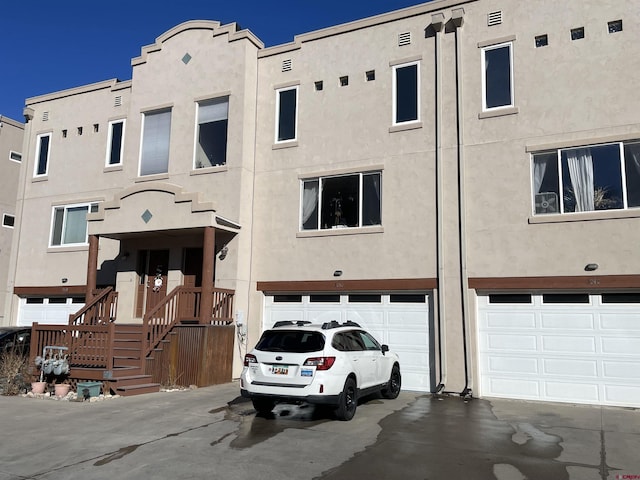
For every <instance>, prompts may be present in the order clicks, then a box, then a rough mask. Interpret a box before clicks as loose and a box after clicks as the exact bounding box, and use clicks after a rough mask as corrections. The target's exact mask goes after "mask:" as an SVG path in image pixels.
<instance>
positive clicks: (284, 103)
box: [276, 86, 298, 142]
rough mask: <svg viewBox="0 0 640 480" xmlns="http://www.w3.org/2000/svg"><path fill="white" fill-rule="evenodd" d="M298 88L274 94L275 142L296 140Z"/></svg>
mask: <svg viewBox="0 0 640 480" xmlns="http://www.w3.org/2000/svg"><path fill="white" fill-rule="evenodd" d="M297 111H298V87H297V86H295V87H290V88H283V89H281V90H278V91H277V92H276V142H286V141H291V140H295V139H296V134H297V132H296V128H297V121H298V118H297V117H298V115H297Z"/></svg>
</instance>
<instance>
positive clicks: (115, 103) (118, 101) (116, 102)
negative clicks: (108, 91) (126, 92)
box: [113, 95, 122, 107]
mask: <svg viewBox="0 0 640 480" xmlns="http://www.w3.org/2000/svg"><path fill="white" fill-rule="evenodd" d="M121 105H122V96H121V95H118V96H117V97H116V98H115V100H114V101H113V106H114V107H119V106H121Z"/></svg>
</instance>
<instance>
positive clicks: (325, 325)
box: [322, 320, 360, 330]
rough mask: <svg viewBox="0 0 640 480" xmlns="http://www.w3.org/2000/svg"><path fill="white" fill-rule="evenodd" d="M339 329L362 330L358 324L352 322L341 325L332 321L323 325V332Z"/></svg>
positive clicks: (348, 321)
mask: <svg viewBox="0 0 640 480" xmlns="http://www.w3.org/2000/svg"><path fill="white" fill-rule="evenodd" d="M338 327H358V328H360V325H359V324H358V323H356V322H352V321H351V320H347V321H346V322H344V323H340V322H338V321H336V320H331V321H330V322H324V323H323V324H322V329H323V330H329V329H331V328H338Z"/></svg>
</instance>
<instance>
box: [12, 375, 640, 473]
mask: <svg viewBox="0 0 640 480" xmlns="http://www.w3.org/2000/svg"><path fill="white" fill-rule="evenodd" d="M0 434H1V435H2V438H1V440H0V442H1V443H0V480H8V479H11V480H14V479H15V480H18V479H25V478H28V479H54V478H55V479H60V478H64V479H76V478H77V479H81V478H82V479H92V480H101V479H112V478H119V479H133V478H135V479H144V478H153V479H197V478H203V479H204V478H206V479H225V480H234V479H258V480H262V479H269V480H280V479H300V480H308V479H320V478H322V479H347V478H349V479H353V478H358V479H359V478H367V479H396V478H397V479H403V480H411V479H416V480H426V479H429V480H431V479H433V480H435V479H438V480H440V479H465V480H469V479H482V480H484V479H498V480H507V479H515V480H522V479H530V480H534V479H545V480H546V479H550V480H561V479H579V480H590V479H599V480H600V479H640V454H639V453H638V452H640V415H639V412H638V411H637V410H635V409H624V408H600V407H588V406H575V405H558V404H546V403H545V404H543V403H532V402H522V401H507V400H491V401H487V400H479V399H474V400H472V401H470V402H464V401H463V400H462V399H460V398H458V397H445V398H434V397H432V396H430V395H423V394H415V393H410V392H402V393H401V394H400V396H399V397H398V399H396V400H382V399H378V398H368V399H365V401H364V402H363V403H361V404H360V406H359V407H358V411H357V413H356V416H355V418H354V419H353V420H352V421H350V422H339V421H335V420H333V419H332V418H331V414H330V413H328V412H326V411H323V410H322V409H315V408H313V407H311V406H305V405H302V406H287V405H279V406H278V407H276V410H275V411H274V415H273V417H272V418H261V417H256V415H255V412H254V410H253V408H252V406H251V403H249V402H246V401H245V400H244V399H242V398H240V397H239V386H238V384H237V383H235V382H234V383H229V384H225V385H219V386H214V387H207V388H201V389H198V390H191V391H182V392H161V393H154V394H149V395H141V396H138V397H128V398H116V399H112V400H107V401H104V402H96V403H88V402H84V403H76V402H65V401H56V400H39V399H31V398H22V397H0Z"/></svg>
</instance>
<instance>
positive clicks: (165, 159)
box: [140, 109, 171, 176]
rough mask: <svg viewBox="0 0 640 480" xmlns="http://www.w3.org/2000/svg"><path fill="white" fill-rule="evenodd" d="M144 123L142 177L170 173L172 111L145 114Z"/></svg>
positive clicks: (141, 151)
mask: <svg viewBox="0 0 640 480" xmlns="http://www.w3.org/2000/svg"><path fill="white" fill-rule="evenodd" d="M142 123H143V127H142V142H141V145H142V147H141V150H140V176H144V175H155V174H159V173H167V172H168V171H169V140H170V137H171V110H170V109H168V110H158V111H155V112H147V113H144V114H143V120H142Z"/></svg>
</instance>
